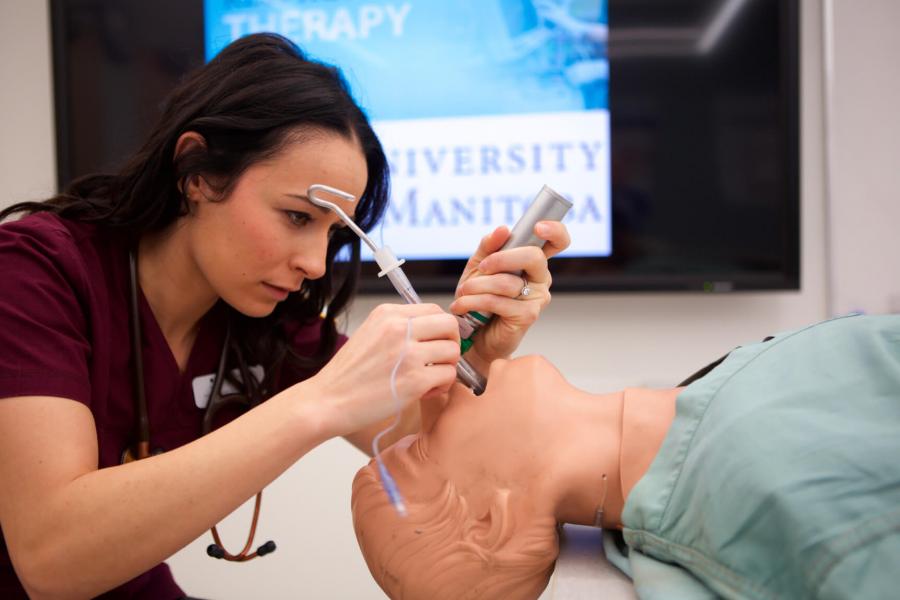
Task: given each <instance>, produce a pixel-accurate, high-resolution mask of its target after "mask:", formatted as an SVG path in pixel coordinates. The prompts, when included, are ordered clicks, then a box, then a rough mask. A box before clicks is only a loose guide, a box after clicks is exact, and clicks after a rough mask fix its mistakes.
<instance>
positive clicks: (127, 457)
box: [122, 250, 275, 562]
mask: <svg viewBox="0 0 900 600" xmlns="http://www.w3.org/2000/svg"><path fill="white" fill-rule="evenodd" d="M128 267H129V270H130V282H129V283H130V288H131V306H130V309H131V350H132V353H133V355H134V397H135V399H136V400H135V404H136V406H135V408H136V410H137V425H138V427H137V429H138V431H137V434H138V435H137V437H138V439H137V445H136V448H137V458H135V455H134V453H133V451H132V448H130V447H129V448H125V450H124V451H123V452H122V463H123V464H124V463H127V462H131V461H133V460H140V459H142V458H147V457H148V456H150V454H151V452H150V419H149V418H148V416H147V414H148V413H147V396H146V391H145V388H144V359H143V354H142V351H141V346H142V335H141V319H140V312H139V311H138V293H137V289H138V278H137V259H136V257H135V252H134V250H131V251H129V252H128ZM231 346H232V344H231V325H230V324H229V325H228V326H227V328H226V330H225V342H224V344H223V345H222V353H221V355H220V356H219V364H218V367H217V368H216V375H215V378H214V379H213V385H212V391H211V392H210V394H209V402H208V403H207V405H206V411H205V412H204V413H203V435H206V434H207V433H209V432H210V431H212V429H213V421H214V418H215V416H216V413H217V412H218V411H219V410H220V409H221V408H222V407H224V406H234V407H237V408H238V409H240V410H241V411H242V412H246V411H248V410H250V409H251V408H253V407H254V406H256V405H258V404H259V403H260V402H261V400H262V393H261V392H260V389H259V382H258V381H257V380H256V377H254V375H253V374H252V373H251V372H250V369H249V368H248V367H247V363H246V361H245V360H244V357H243V354H242V353H241V349H240V347H238V346H237V345H236V344H234V345H233V348H234V353H235V355H236V357H237V363H238V371H239V373H240V381H241V382H242V384H243V385H244V387H245V388H246V391H245V392H244V393H241V392H236V393H231V394H224V395H223V394H222V385H223V384H224V383H225V364H226V362H228V349H229V347H231ZM159 453H160V452H155V453H154V454H159ZM261 503H262V491H260V492H259V493H258V494H256V503H255V505H254V507H253V522H252V523H251V525H250V532H249V533H248V534H247V543H246V544H244V549H243V550H241V551H240V552H239V553H238V554H231V553H230V552H228V551H227V550H225V548H224V546H223V545H222V540H221V538H220V537H219V532H218V531H217V530H216V526H215V525H213V527H212V529H211V530H210V531H211V532H212V536H213V540H214V541H215V543H213V544H210V545H209V546H208V547H207V548H206V553H207V554H208V555H210V556H212V557H213V558H224V559H225V560H229V561H235V562H245V561H248V560H251V559H254V558H256V557H257V556H265V555H266V554H269V553H271V552H274V551H275V542H273V541H271V540H269V541H268V542H266V543H265V544H263V545H261V546H259V547H258V548H257V549H256V552H253V553H251V554H248V551H249V550H250V547H251V546H252V545H253V538H254V536H255V535H256V524H257V522H258V521H259V507H260V504H261Z"/></svg>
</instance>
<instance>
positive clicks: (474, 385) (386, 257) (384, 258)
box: [306, 183, 487, 395]
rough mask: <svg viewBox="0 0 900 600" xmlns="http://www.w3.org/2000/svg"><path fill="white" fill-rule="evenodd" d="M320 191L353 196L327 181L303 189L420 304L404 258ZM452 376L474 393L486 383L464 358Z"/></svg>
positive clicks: (410, 300)
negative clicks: (376, 240) (377, 241)
mask: <svg viewBox="0 0 900 600" xmlns="http://www.w3.org/2000/svg"><path fill="white" fill-rule="evenodd" d="M320 192H324V193H326V194H331V195H332V196H337V197H338V198H341V199H342V200H348V201H353V200H354V196H353V195H352V194H348V193H347V192H344V191H342V190H339V189H337V188H333V187H331V186H327V185H321V184H318V183H316V184H313V185H311V186H309V189H308V190H307V193H306V194H307V198H308V199H309V201H310V202H312V203H313V204H315V205H316V206H319V207H321V208H326V209H328V210H330V211H332V212H333V213H335V214H336V215H337V216H339V217H340V218H341V220H342V221H343V222H344V223H346V224H347V227H349V228H350V229H351V230H352V231H353V233H355V234H356V235H357V236H359V239H361V240H362V241H363V242H365V244H366V245H367V246H368V247H369V248H370V249H371V250H372V253H373V254H374V255H375V262H377V263H378V266H379V267H381V272H380V273H378V276H379V277H383V276H385V275H386V276H387V278H388V279H389V280H390V282H391V284H393V286H394V289H395V290H397V293H398V294H400V297H401V298H403V299H404V300H405V301H406V303H407V304H421V303H422V300H421V299H420V298H419V295H418V294H417V293H416V290H415V289H413V286H412V284H411V283H410V282H409V279H408V278H407V277H406V274H405V273H404V272H403V269H401V268H400V265H402V264H403V263H404V262H406V261H404V260H402V259H400V260H397V257H396V256H394V254H393V252H391V249H390V248H389V247H388V246H383V247H382V248H378V246H376V245H375V243H374V242H373V241H372V240H370V239H369V236H367V235H366V232H365V231H363V230H362V229H360V228H359V226H358V225H357V224H356V223H354V222H353V219H351V218H350V217H349V216H348V215H347V213H345V212H344V211H343V210H342V209H341V207H340V206H338V205H337V204H335V203H334V202H330V201H328V200H325V199H323V198H322V197H321V196H319V195H318V194H319V193H320ZM456 378H457V379H459V380H460V381H461V382H462V383H464V384H465V385H466V386H467V387H469V388H471V390H472V391H473V392H475V394H476V395H478V394H481V393H483V392H484V388H485V386H486V385H487V380H485V378H484V377H483V376H482V375H481V374H480V373H479V372H478V371H476V370H475V368H474V367H472V365H470V364H469V363H468V362H466V360H465V359H464V358H460V359H459V362H458V363H456Z"/></svg>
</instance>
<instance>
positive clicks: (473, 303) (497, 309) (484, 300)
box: [450, 292, 550, 326]
mask: <svg viewBox="0 0 900 600" xmlns="http://www.w3.org/2000/svg"><path fill="white" fill-rule="evenodd" d="M529 298H531V296H529ZM536 300H537V299H536ZM549 303H550V293H549V292H547V293H545V294H543V295H542V296H541V298H540V301H539V302H538V301H528V302H523V301H522V300H518V299H516V298H507V297H504V296H498V295H496V294H476V295H466V296H462V297H460V298H457V299H456V300H454V301H453V304H451V305H450V310H452V311H453V313H454V314H458V315H461V314H464V313H467V312H470V311H473V310H474V311H477V312H489V313H492V314H494V315H495V317H501V318H502V319H504V320H507V321H509V322H510V323H515V324H516V325H525V326H528V325H531V324H532V323H534V322H535V321H537V318H538V316H539V315H540V314H541V310H542V309H543V308H544V307H545V306H546V305H547V304H549Z"/></svg>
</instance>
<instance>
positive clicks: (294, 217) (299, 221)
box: [285, 210, 310, 227]
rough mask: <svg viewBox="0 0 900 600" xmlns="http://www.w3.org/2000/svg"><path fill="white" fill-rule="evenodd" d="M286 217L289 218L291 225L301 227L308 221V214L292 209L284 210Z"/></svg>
mask: <svg viewBox="0 0 900 600" xmlns="http://www.w3.org/2000/svg"><path fill="white" fill-rule="evenodd" d="M285 213H286V214H287V217H288V219H289V220H290V222H291V224H292V225H297V226H298V227H302V226H303V225H306V224H307V223H309V222H310V216H309V215H308V214H306V213H302V212H296V211H293V210H288V211H285Z"/></svg>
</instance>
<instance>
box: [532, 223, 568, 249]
mask: <svg viewBox="0 0 900 600" xmlns="http://www.w3.org/2000/svg"><path fill="white" fill-rule="evenodd" d="M534 234H535V235H536V236H538V237H539V238H541V239H542V240H545V241H546V242H547V243H546V244H544V248H543V250H544V255H545V256H546V257H547V258H550V257H552V256H556V255H557V254H559V253H560V252H562V251H563V250H565V249H566V248H568V247H569V244H570V243H571V242H572V239H571V237H570V236H569V230H568V229H567V228H566V226H565V225H563V224H562V223H560V222H559V221H540V222H539V223H537V224H536V225H535V226H534Z"/></svg>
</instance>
